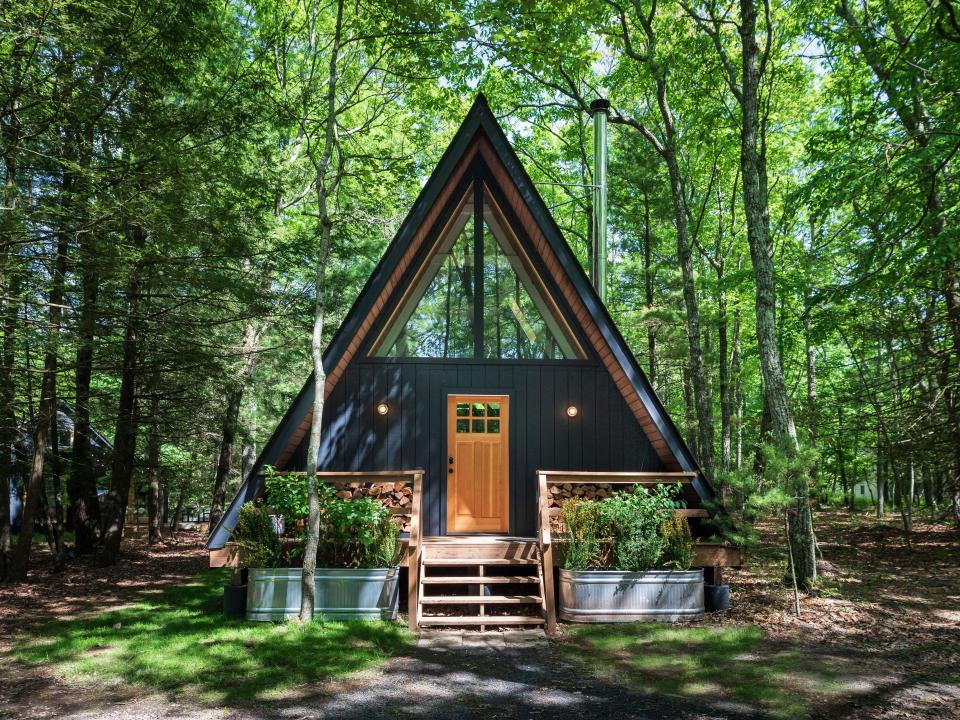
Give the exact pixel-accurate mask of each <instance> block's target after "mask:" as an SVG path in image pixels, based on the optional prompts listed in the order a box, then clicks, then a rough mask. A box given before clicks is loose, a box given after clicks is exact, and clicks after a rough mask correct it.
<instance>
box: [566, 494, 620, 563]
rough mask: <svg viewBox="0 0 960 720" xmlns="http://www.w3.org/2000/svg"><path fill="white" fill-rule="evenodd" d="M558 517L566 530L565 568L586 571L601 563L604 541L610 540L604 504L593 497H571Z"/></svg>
mask: <svg viewBox="0 0 960 720" xmlns="http://www.w3.org/2000/svg"><path fill="white" fill-rule="evenodd" d="M561 518H562V520H563V524H564V526H565V527H566V529H567V536H566V539H565V540H566V556H565V558H564V562H563V567H564V568H565V569H567V570H588V569H590V568H597V567H601V566H602V565H603V562H602V560H603V546H602V543H603V540H604V539H609V537H610V532H609V530H610V527H609V522H608V520H607V517H606V514H605V513H604V508H603V504H602V503H599V502H595V501H593V500H582V499H580V498H576V497H574V498H570V499H569V500H567V501H566V502H564V503H563V507H562V509H561Z"/></svg>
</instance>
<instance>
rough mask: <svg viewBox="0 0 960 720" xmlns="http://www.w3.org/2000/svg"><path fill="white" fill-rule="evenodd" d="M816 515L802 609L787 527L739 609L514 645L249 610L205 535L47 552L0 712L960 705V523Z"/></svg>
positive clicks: (941, 709)
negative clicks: (265, 617) (813, 576)
mask: <svg viewBox="0 0 960 720" xmlns="http://www.w3.org/2000/svg"><path fill="white" fill-rule="evenodd" d="M817 527H818V533H819V541H820V546H821V549H822V552H823V556H824V562H823V563H822V564H821V567H822V570H823V577H822V578H821V584H820V587H821V590H820V593H819V595H818V596H817V597H808V596H803V597H802V598H801V606H802V612H801V616H800V617H799V618H797V617H796V616H795V614H794V612H793V600H792V593H791V592H790V591H789V590H788V589H787V588H786V587H785V586H784V585H783V583H782V582H781V578H782V577H783V575H784V571H785V568H786V565H785V561H784V557H783V550H782V548H781V545H782V543H781V541H780V533H779V531H778V528H777V527H776V526H775V525H770V526H765V527H761V542H760V544H759V545H758V546H757V547H755V548H751V549H750V550H749V552H748V556H747V562H748V565H747V567H745V568H743V569H741V570H738V571H735V572H731V573H729V575H728V578H727V579H728V581H729V582H730V584H731V591H732V607H731V609H730V610H729V611H728V612H727V613H724V614H720V615H714V616H710V617H709V618H708V620H707V621H705V622H703V623H698V624H696V625H693V626H663V625H647V624H629V625H615V626H579V627H572V626H566V627H564V628H563V634H562V636H561V637H560V638H559V639H558V640H556V641H550V642H549V643H546V642H541V643H532V644H531V643H520V644H516V645H511V644H506V645H503V644H500V646H499V647H496V646H493V647H492V646H491V645H490V644H489V643H477V644H473V645H470V644H466V645H465V646H461V647H455V648H449V647H444V646H443V645H442V644H437V643H422V642H421V643H415V642H413V641H412V639H411V638H410V637H409V636H406V635H405V634H404V633H403V631H402V630H401V629H398V628H397V626H390V625H386V624H372V625H369V624H368V625H365V626H363V625H359V626H358V625H336V624H329V625H325V626H323V627H321V628H320V629H311V630H310V631H308V632H304V633H300V632H298V631H295V630H290V631H285V630H286V628H285V626H269V625H267V626H263V625H258V626H256V627H251V626H252V625H253V624H247V623H243V622H242V621H232V623H233V624H230V623H228V622H227V621H224V620H223V619H222V617H220V616H219V615H218V604H217V600H218V595H217V593H218V590H219V584H220V583H221V582H222V579H223V577H222V573H221V574H215V573H210V572H209V571H208V572H201V571H202V569H203V567H204V561H205V553H204V552H203V551H202V549H201V547H200V539H199V537H197V536H190V535H181V537H180V538H179V542H178V543H176V544H174V543H171V544H169V545H163V546H160V547H156V548H148V547H147V546H146V545H145V544H143V543H142V541H139V540H133V541H131V542H129V543H125V550H124V555H123V560H122V562H121V564H120V565H119V566H117V567H115V568H108V569H95V568H90V567H87V566H86V565H85V564H83V563H81V562H79V561H78V562H76V563H74V564H71V565H70V566H69V567H68V568H67V569H66V570H65V571H64V572H62V573H59V574H57V573H54V572H52V568H51V567H50V565H49V556H48V555H46V554H45V553H44V552H43V551H41V552H40V553H38V557H37V562H36V563H35V564H34V567H33V570H32V572H31V582H30V583H29V584H25V585H18V586H12V587H11V586H0V677H2V682H0V717H11V718H14V717H16V718H19V717H22V718H97V717H118V718H123V719H124V720H140V719H141V718H143V719H144V720H146V718H156V717H184V718H195V719H197V720H199V719H200V718H204V719H206V718H231V719H238V720H239V719H240V718H250V719H254V718H290V717H295V718H299V717H330V718H358V719H359V718H393V717H438V718H446V717H449V718H456V719H457V720H467V719H468V718H473V717H484V718H536V717H549V716H552V715H556V714H562V715H563V716H565V717H568V718H578V717H584V718H587V717H591V718H605V717H609V718H625V717H633V718H673V717H677V718H681V717H682V718H730V719H731V720H732V719H733V718H755V717H772V718H804V717H811V718H856V719H861V720H865V719H867V718H883V719H884V720H887V719H891V720H892V719H893V718H898V719H899V718H931V719H932V718H960V574H958V566H960V532H958V531H957V529H956V528H955V527H953V526H947V525H935V524H926V523H922V522H919V521H918V522H917V523H916V525H915V530H914V534H913V537H912V542H911V547H908V546H907V542H906V539H905V537H904V535H903V533H902V531H901V530H900V528H899V525H898V523H897V522H896V518H894V517H893V516H891V517H889V518H887V519H885V520H884V521H882V522H880V521H877V520H876V519H874V518H873V517H871V516H869V515H867V514H864V513H857V514H849V513H845V512H839V511H828V512H827V511H825V512H821V513H819V514H818V515H817ZM198 573H201V574H200V575H199V579H198ZM378 625H379V627H378Z"/></svg>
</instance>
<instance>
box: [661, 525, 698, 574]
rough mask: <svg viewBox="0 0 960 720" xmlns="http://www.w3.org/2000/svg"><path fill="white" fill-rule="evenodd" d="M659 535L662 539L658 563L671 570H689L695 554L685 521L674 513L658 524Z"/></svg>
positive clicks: (691, 537) (688, 526) (688, 527)
mask: <svg viewBox="0 0 960 720" xmlns="http://www.w3.org/2000/svg"><path fill="white" fill-rule="evenodd" d="M660 535H661V537H663V553H662V555H661V556H660V563H661V564H662V565H663V566H664V567H666V568H670V569H671V570H689V569H690V565H691V563H692V562H693V557H694V555H695V554H696V544H695V543H694V542H693V535H692V534H691V533H690V523H688V522H687V519H686V518H685V517H684V516H683V515H681V514H680V513H674V514H673V515H672V516H670V517H669V518H667V519H666V520H664V521H663V522H661V523H660Z"/></svg>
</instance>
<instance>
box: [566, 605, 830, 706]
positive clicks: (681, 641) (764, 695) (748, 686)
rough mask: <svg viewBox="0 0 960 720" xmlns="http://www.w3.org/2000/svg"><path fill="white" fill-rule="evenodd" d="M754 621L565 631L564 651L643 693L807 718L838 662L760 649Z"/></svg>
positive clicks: (827, 692) (825, 690)
mask: <svg viewBox="0 0 960 720" xmlns="http://www.w3.org/2000/svg"><path fill="white" fill-rule="evenodd" d="M761 641H762V635H761V633H760V630H759V629H758V628H756V627H752V626H746V627H725V628H724V627H679V626H671V625H660V624H656V623H624V624H617V625H591V626H579V627H572V628H570V629H569V630H568V636H567V640H566V642H564V644H563V648H564V651H565V653H566V654H567V655H568V657H571V658H572V659H574V660H575V661H577V662H579V663H581V664H583V665H586V666H588V667H589V668H590V669H591V670H593V671H594V672H595V673H597V674H599V675H603V676H605V677H608V678H610V679H617V680H619V681H626V682H629V683H631V684H633V685H634V686H636V687H637V688H639V689H640V690H644V691H647V692H659V693H669V694H672V695H681V696H686V697H690V698H703V697H705V696H708V695H710V696H712V697H713V698H723V699H727V700H733V701H737V702H742V703H747V704H749V705H753V706H756V707H759V708H761V709H762V710H764V711H765V712H767V713H770V714H771V715H774V716H776V717H783V718H803V717H807V716H808V714H809V711H810V708H811V707H812V705H813V703H814V701H815V700H816V699H817V698H821V697H824V696H832V695H836V694H839V693H841V692H842V691H843V687H842V683H838V682H837V680H836V676H837V670H838V669H837V667H836V666H835V665H834V664H833V663H830V662H826V661H823V660H814V659H811V658H809V657H807V656H805V655H804V654H803V653H800V652H773V653H771V652H762V650H763V648H762V647H761Z"/></svg>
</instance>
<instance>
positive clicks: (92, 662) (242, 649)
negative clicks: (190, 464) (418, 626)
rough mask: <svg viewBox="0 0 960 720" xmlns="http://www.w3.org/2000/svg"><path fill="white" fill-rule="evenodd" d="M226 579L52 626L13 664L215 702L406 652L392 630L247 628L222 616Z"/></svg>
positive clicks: (20, 644) (28, 642) (21, 645)
mask: <svg viewBox="0 0 960 720" xmlns="http://www.w3.org/2000/svg"><path fill="white" fill-rule="evenodd" d="M225 578H226V575H225V574H224V573H220V572H218V573H209V574H205V575H204V576H202V577H201V578H199V579H198V580H197V581H196V582H194V583H191V584H189V585H185V586H181V587H176V588H171V589H169V590H167V591H166V592H164V593H163V594H162V595H161V596H159V597H157V598H156V599H150V600H147V601H144V602H140V603H138V604H136V605H133V606H131V607H128V608H122V609H119V610H113V611H109V612H104V613H101V614H100V615H97V616H96V617H94V618H90V619H79V620H64V621H57V622H51V623H47V624H45V625H42V626H40V627H37V628H34V629H32V630H31V631H30V632H29V633H25V634H23V635H21V636H20V637H18V638H17V639H16V642H15V644H14V647H13V651H12V654H13V656H14V657H15V658H16V659H17V660H19V661H22V662H27V663H31V664H42V665H46V666H50V667H52V668H54V669H55V670H56V671H57V672H59V673H60V674H62V675H64V676H65V677H66V678H68V679H71V680H79V681H81V682H90V683H93V684H96V685H105V686H117V685H129V684H137V685H143V686H147V687H150V688H154V689H157V690H162V691H167V692H171V691H174V692H176V693H177V694H179V693H187V692H189V693H190V694H193V695H197V696H199V697H200V698H202V699H203V700H206V701H214V702H223V703H231V702H242V701H250V700H255V699H259V698H268V697H270V696H272V695H275V694H276V693H278V692H282V691H283V690H286V689H287V688H290V687H293V686H296V685H299V684H305V683H312V682H317V681H321V680H324V679H327V678H331V677H336V676H340V675H344V674H346V673H350V672H354V671H356V670H360V669H362V668H365V667H368V666H370V665H372V664H374V663H376V662H379V661H381V660H383V659H385V658H388V657H392V656H394V655H396V654H398V653H400V652H402V651H403V650H404V649H405V648H406V647H408V645H409V643H410V635H409V633H408V632H407V631H406V630H405V629H404V628H403V627H401V626H399V625H396V624H389V623H367V622H355V623H322V622H316V623H312V624H310V625H306V626H298V625H296V624H293V623H290V624H273V623H250V622H246V621H244V620H240V619H227V618H224V617H223V615H222V614H221V612H220V602H221V596H222V585H223V583H224V581H225Z"/></svg>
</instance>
